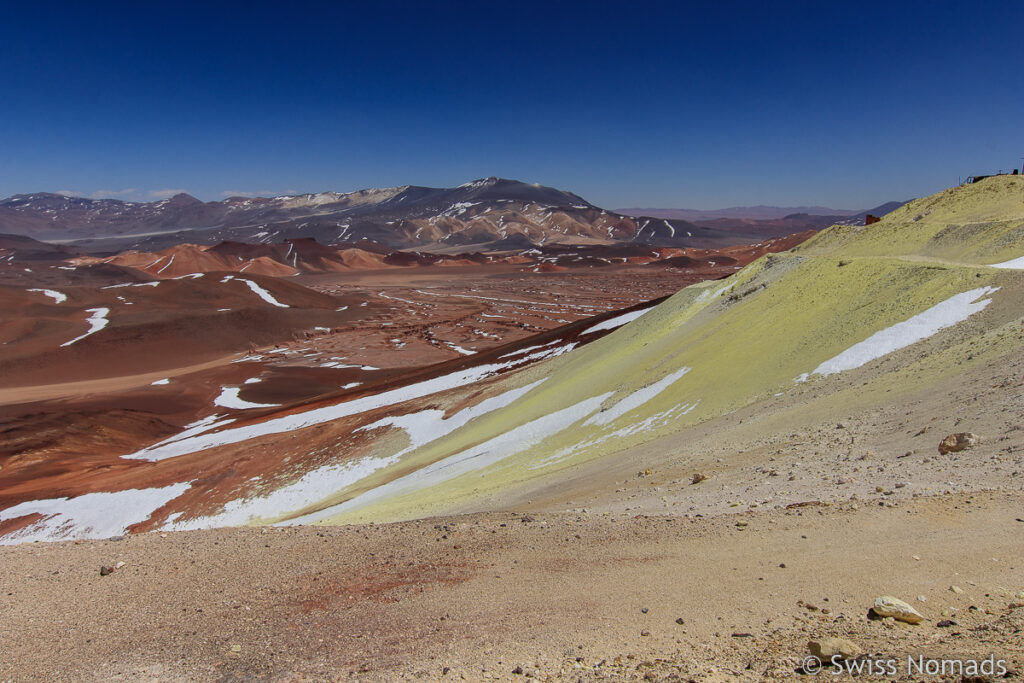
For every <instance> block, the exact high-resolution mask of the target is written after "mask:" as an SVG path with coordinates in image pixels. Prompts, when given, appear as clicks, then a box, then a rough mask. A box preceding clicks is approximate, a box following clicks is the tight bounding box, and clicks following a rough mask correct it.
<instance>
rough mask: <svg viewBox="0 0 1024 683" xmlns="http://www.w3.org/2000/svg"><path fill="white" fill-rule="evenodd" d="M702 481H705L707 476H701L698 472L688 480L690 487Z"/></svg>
mask: <svg viewBox="0 0 1024 683" xmlns="http://www.w3.org/2000/svg"><path fill="white" fill-rule="evenodd" d="M702 481H707V475H704V474H701V473H700V472H696V473H695V474H694V475H693V478H692V479H691V480H690V485H691V486H692V485H693V484H699V483H701V482H702Z"/></svg>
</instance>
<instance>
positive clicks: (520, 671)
mask: <svg viewBox="0 0 1024 683" xmlns="http://www.w3.org/2000/svg"><path fill="white" fill-rule="evenodd" d="M512 673H514V674H515V675H516V676H522V675H523V667H521V666H517V667H516V668H514V669H512Z"/></svg>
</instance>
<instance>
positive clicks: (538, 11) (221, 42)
mask: <svg viewBox="0 0 1024 683" xmlns="http://www.w3.org/2000/svg"><path fill="white" fill-rule="evenodd" d="M1022 57H1024V2H1020V1H1018V0H1002V1H999V2H995V1H985V0H982V1H977V0H976V1H974V2H967V1H960V2H947V1H945V0H929V1H925V2H911V1H900V0H887V1H886V2H868V1H863V0H861V1H857V2H845V3H833V2H823V1H821V0H815V1H814V2H799V3H781V2H779V3H774V2H763V1H758V2H727V1H723V2H717V1H716V2H699V3H698V2H682V1H678V2H628V3H627V2H623V3H606V2H593V1H592V2H586V3H578V4H577V3H571V2H557V1H551V0H549V1H547V2H528V1H517V2H508V3H506V2H494V3H490V2H482V1H478V2H472V3H470V2H437V1H435V2H429V3H402V2H394V3H374V2H362V3H344V2H337V3H310V2H302V1H294V2H276V3H259V2H239V3H231V2H209V3H194V4H193V3H188V2H170V3H166V2H162V3H149V2H141V3H140V2H122V3H108V2H88V3H81V2H74V3H72V2H65V3H30V2H9V3H4V13H3V20H2V22H0V196H7V195H11V194H15V193H20V192H33V191H71V192H74V193H76V194H84V195H95V196H100V195H103V194H108V195H109V196H117V197H122V198H147V197H157V196H161V195H162V194H163V193H165V192H167V191H171V190H187V191H188V192H190V193H192V194H194V195H196V196H198V197H200V198H203V199H219V198H221V196H222V193H267V192H272V193H284V192H291V191H299V192H307V191H321V190H338V191H347V190H354V189H359V188H364V187H380V186H391V185H404V184H420V185H435V186H449V185H455V184H459V183H462V182H465V181H467V180H470V179H473V178H478V177H483V176H490V175H498V176H504V177H510V178H517V179H520V180H524V181H527V182H540V183H543V184H545V185H553V186H557V187H559V188H563V189H568V190H572V191H574V192H577V193H578V194H581V195H583V196H584V197H586V198H587V199H589V200H591V201H593V202H595V203H597V204H600V205H603V206H606V207H624V206H645V207H694V208H716V207H722V206H730V205H739V204H758V203H766V204H777V205H800V204H811V203H814V204H823V205H827V206H832V207H834V208H864V207H869V206H873V205H875V204H878V203H880V202H882V201H886V200H890V199H906V198H909V197H912V196H920V195H923V194H928V193H931V192H934V191H936V190H938V189H941V188H943V187H946V186H949V185H952V184H954V183H955V182H956V181H957V176H960V175H970V174H974V173H983V172H991V171H996V170H998V169H1000V168H1003V169H1006V170H1008V169H1010V168H1011V167H1012V166H1013V165H1015V164H1016V165H1018V166H1019V165H1020V163H1021V161H1020V157H1021V156H1024V59H1022ZM115 193H117V194H115Z"/></svg>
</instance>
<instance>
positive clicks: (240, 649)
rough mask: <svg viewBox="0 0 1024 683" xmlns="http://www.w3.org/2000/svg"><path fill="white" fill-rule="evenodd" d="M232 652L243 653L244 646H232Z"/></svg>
mask: <svg viewBox="0 0 1024 683" xmlns="http://www.w3.org/2000/svg"><path fill="white" fill-rule="evenodd" d="M231 651H232V652H241V651H242V646H241V645H237V644H236V645H232V646H231Z"/></svg>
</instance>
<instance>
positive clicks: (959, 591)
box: [949, 586, 964, 595]
mask: <svg viewBox="0 0 1024 683" xmlns="http://www.w3.org/2000/svg"><path fill="white" fill-rule="evenodd" d="M949 590H951V591H953V592H954V593H956V594H957V595H962V594H963V592H964V589H963V588H961V587H960V586H950V587H949Z"/></svg>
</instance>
